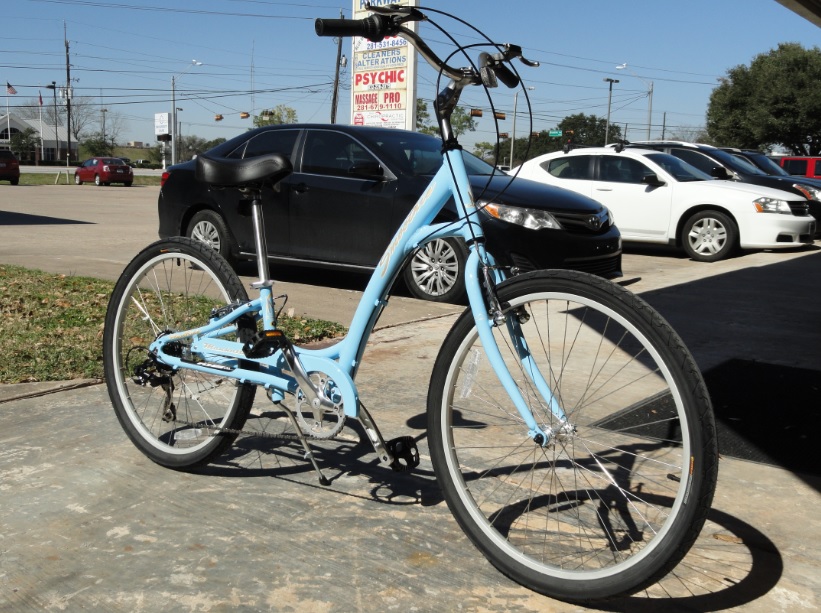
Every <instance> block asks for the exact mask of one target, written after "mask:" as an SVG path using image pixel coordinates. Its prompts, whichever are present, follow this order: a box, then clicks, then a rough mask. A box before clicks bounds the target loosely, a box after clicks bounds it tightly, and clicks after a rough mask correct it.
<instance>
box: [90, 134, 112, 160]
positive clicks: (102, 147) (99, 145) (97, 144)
mask: <svg viewBox="0 0 821 613" xmlns="http://www.w3.org/2000/svg"><path fill="white" fill-rule="evenodd" d="M83 150H84V151H85V152H86V155H87V156H88V157H99V156H104V155H111V154H112V153H114V140H113V139H111V138H109V137H108V136H106V137H105V138H104V137H103V134H102V132H95V133H94V134H92V135H91V136H89V137H88V138H86V139H85V140H83Z"/></svg>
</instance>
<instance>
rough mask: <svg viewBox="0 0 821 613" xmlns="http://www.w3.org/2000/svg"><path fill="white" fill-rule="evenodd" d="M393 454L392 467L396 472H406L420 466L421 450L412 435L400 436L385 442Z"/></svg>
mask: <svg viewBox="0 0 821 613" xmlns="http://www.w3.org/2000/svg"><path fill="white" fill-rule="evenodd" d="M385 446H386V447H387V448H388V451H389V452H390V454H391V455H392V456H393V462H391V468H392V469H393V470H394V471H395V472H406V471H409V470H411V469H414V468H416V467H417V466H419V450H418V449H417V448H416V441H415V440H413V437H412V436H400V437H397V438H394V439H391V440H389V441H387V442H386V443H385Z"/></svg>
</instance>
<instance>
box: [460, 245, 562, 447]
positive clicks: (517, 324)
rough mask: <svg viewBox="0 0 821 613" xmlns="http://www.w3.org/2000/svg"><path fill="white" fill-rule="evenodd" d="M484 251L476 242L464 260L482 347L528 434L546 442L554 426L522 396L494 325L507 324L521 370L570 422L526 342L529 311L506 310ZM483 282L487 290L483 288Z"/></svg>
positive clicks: (550, 405) (558, 414)
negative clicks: (541, 420) (524, 330)
mask: <svg viewBox="0 0 821 613" xmlns="http://www.w3.org/2000/svg"><path fill="white" fill-rule="evenodd" d="M481 251H482V246H481V245H477V246H476V247H475V248H473V249H471V251H470V255H469V256H468V259H467V262H466V264H465V270H466V272H467V275H466V278H465V286H466V290H467V294H468V301H469V302H470V309H471V311H472V312H473V317H474V319H475V321H476V329H477V330H478V332H479V339H480V340H481V342H482V347H483V348H484V350H485V354H486V355H487V357H488V360H489V361H490V364H491V366H492V367H493V370H494V372H495V373H496V376H497V377H498V378H499V382H500V383H501V384H502V387H504V388H505V391H506V392H507V393H508V396H509V397H510V399H511V401H512V402H513V404H514V406H515V407H516V410H517V411H518V412H519V415H520V416H521V417H522V419H523V420H524V422H525V424H527V427H528V436H530V437H531V438H532V439H533V440H534V441H535V442H536V443H537V444H538V445H541V446H545V445H547V444H548V443H549V442H550V441H551V439H552V438H553V436H554V430H553V429H551V428H547V429H545V428H543V427H542V426H541V425H540V424H539V423H538V422H537V421H536V418H535V417H534V416H533V411H532V410H531V409H530V407H529V406H528V403H527V402H526V401H525V399H524V397H523V396H522V392H521V389H520V387H519V385H518V384H517V383H516V381H515V380H514V378H513V376H512V375H511V373H510V370H509V369H508V367H507V365H506V364H505V361H504V358H503V357H502V354H501V351H500V350H499V345H498V343H497V342H496V338H495V337H494V335H493V328H494V327H499V326H502V325H505V326H506V327H507V331H508V333H509V334H510V339H511V343H512V344H513V348H514V350H515V352H516V354H517V356H518V358H519V363H520V365H521V370H522V372H523V373H524V374H525V375H526V376H527V377H528V378H529V379H530V382H531V383H532V384H533V386H534V387H535V388H536V391H538V393H539V395H540V396H541V398H543V399H544V402H545V404H546V405H547V406H548V408H549V410H550V412H551V413H552V414H553V415H554V416H555V417H556V419H558V420H559V422H560V423H561V424H562V425H563V426H564V425H565V424H566V422H567V417H566V416H565V413H564V411H563V410H562V408H561V406H560V405H559V402H558V401H557V400H556V397H555V395H554V394H553V392H552V390H551V389H550V385H549V384H548V382H547V381H546V380H545V378H544V376H543V375H542V372H541V370H540V369H539V367H538V365H537V364H536V362H535V360H533V357H532V354H531V353H530V349H529V347H528V346H527V341H526V340H525V338H524V335H523V334H522V327H521V326H522V324H523V323H525V321H523V320H522V318H526V317H528V316H529V315H528V314H527V313H525V312H523V311H522V312H517V310H515V309H509V308H508V309H507V311H506V312H505V305H503V304H500V303H499V299H498V296H497V295H496V282H497V281H498V280H500V278H499V275H498V273H497V272H494V271H492V270H491V269H490V268H489V267H488V266H486V265H485V264H484V263H483V261H487V260H488V259H489V256H488V255H487V254H483V253H481ZM483 285H484V287H485V291H483ZM562 429H564V428H562Z"/></svg>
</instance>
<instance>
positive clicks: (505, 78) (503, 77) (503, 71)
mask: <svg viewBox="0 0 821 613" xmlns="http://www.w3.org/2000/svg"><path fill="white" fill-rule="evenodd" d="M493 72H495V73H496V77H497V78H498V79H499V80H500V81H501V82H502V83H504V84H505V85H507V86H508V87H509V88H511V89H513V88H514V87H518V85H519V82H520V81H519V77H517V76H516V75H515V74H514V73H513V71H512V70H510V68H508V67H507V66H505V65H504V64H502V63H499V64H496V66H494V67H493Z"/></svg>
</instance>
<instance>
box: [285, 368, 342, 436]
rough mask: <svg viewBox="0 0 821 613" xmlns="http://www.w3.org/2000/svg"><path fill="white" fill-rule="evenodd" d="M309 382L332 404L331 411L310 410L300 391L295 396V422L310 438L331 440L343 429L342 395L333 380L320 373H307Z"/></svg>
mask: <svg viewBox="0 0 821 613" xmlns="http://www.w3.org/2000/svg"><path fill="white" fill-rule="evenodd" d="M308 376H309V377H310V379H311V381H312V382H313V383H314V385H316V386H317V387H318V388H319V389H321V390H322V391H323V392H325V395H326V396H327V397H328V398H329V399H330V400H331V401H332V402H333V403H334V407H333V409H325V408H321V409H317V410H314V409H313V408H311V406H310V403H309V401H308V398H307V397H306V396H305V394H304V392H303V391H302V390H299V392H297V396H296V411H295V413H296V420H297V423H298V424H299V427H300V429H301V430H302V432H304V433H305V435H306V436H310V437H312V438H323V439H328V438H333V437H335V436H336V435H337V434H339V433H340V432H341V431H342V428H343V427H345V413H344V411H343V410H342V395H341V394H340V393H339V390H338V389H337V387H336V384H335V383H334V382H333V380H332V379H331V378H330V377H328V375H326V374H324V373H321V372H311V373H308Z"/></svg>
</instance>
